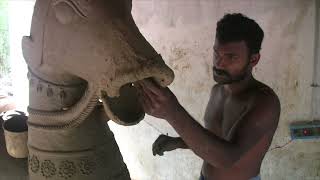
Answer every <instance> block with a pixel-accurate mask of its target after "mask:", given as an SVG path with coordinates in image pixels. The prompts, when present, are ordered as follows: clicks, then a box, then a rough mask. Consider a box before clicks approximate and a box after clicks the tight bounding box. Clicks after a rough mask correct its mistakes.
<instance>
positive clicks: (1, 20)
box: [0, 0, 10, 77]
mask: <svg viewBox="0 0 320 180" xmlns="http://www.w3.org/2000/svg"><path fill="white" fill-rule="evenodd" d="M8 10H9V9H8V0H1V1H0V77H3V76H4V75H7V74H8V73H9V72H10V65H9V52H10V47H9V16H8V14H9V11H8Z"/></svg>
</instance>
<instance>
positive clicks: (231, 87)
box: [223, 73, 255, 95]
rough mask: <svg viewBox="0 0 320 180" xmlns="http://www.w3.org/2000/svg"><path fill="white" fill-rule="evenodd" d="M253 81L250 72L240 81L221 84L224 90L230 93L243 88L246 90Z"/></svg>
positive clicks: (241, 90) (232, 93) (237, 91)
mask: <svg viewBox="0 0 320 180" xmlns="http://www.w3.org/2000/svg"><path fill="white" fill-rule="evenodd" d="M254 81H255V79H254V78H253V76H252V74H251V73H250V74H249V75H248V76H247V77H246V78H244V79H243V80H241V81H238V82H234V83H231V84H225V85H223V87H224V90H225V91H226V92H228V93H229V94H231V95H235V94H239V93H241V92H243V91H245V90H247V89H248V88H249V87H250V85H251V84H252V83H253V82H254Z"/></svg>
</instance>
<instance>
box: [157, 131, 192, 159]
mask: <svg viewBox="0 0 320 180" xmlns="http://www.w3.org/2000/svg"><path fill="white" fill-rule="evenodd" d="M178 148H187V146H186V145H185V143H184V142H183V140H182V139H181V138H175V137H170V136H166V135H163V134H161V135H160V136H159V137H158V138H157V140H156V141H155V142H154V143H153V145H152V153H153V155H154V156H155V155H159V156H163V153H164V152H166V151H172V150H175V149H178Z"/></svg>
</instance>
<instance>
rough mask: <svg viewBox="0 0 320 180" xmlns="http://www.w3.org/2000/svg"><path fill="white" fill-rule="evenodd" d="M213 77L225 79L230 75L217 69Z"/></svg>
mask: <svg viewBox="0 0 320 180" xmlns="http://www.w3.org/2000/svg"><path fill="white" fill-rule="evenodd" d="M213 75H215V76H225V77H229V75H228V73H226V72H225V71H223V70H220V69H217V68H215V67H214V68H213Z"/></svg>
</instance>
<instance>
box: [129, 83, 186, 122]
mask: <svg viewBox="0 0 320 180" xmlns="http://www.w3.org/2000/svg"><path fill="white" fill-rule="evenodd" d="M135 86H137V89H138V92H139V94H140V102H141V104H142V107H143V109H144V111H145V112H146V113H147V114H149V115H151V116H154V117H157V118H161V119H167V118H170V117H174V116H175V114H176V112H178V111H179V110H181V109H182V107H181V105H180V104H179V102H178V100H177V98H176V96H175V95H174V94H173V93H172V92H171V91H170V89H169V88H163V87H160V86H159V85H157V84H156V83H154V82H153V81H152V80H151V79H145V80H142V81H139V82H137V83H135Z"/></svg>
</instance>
